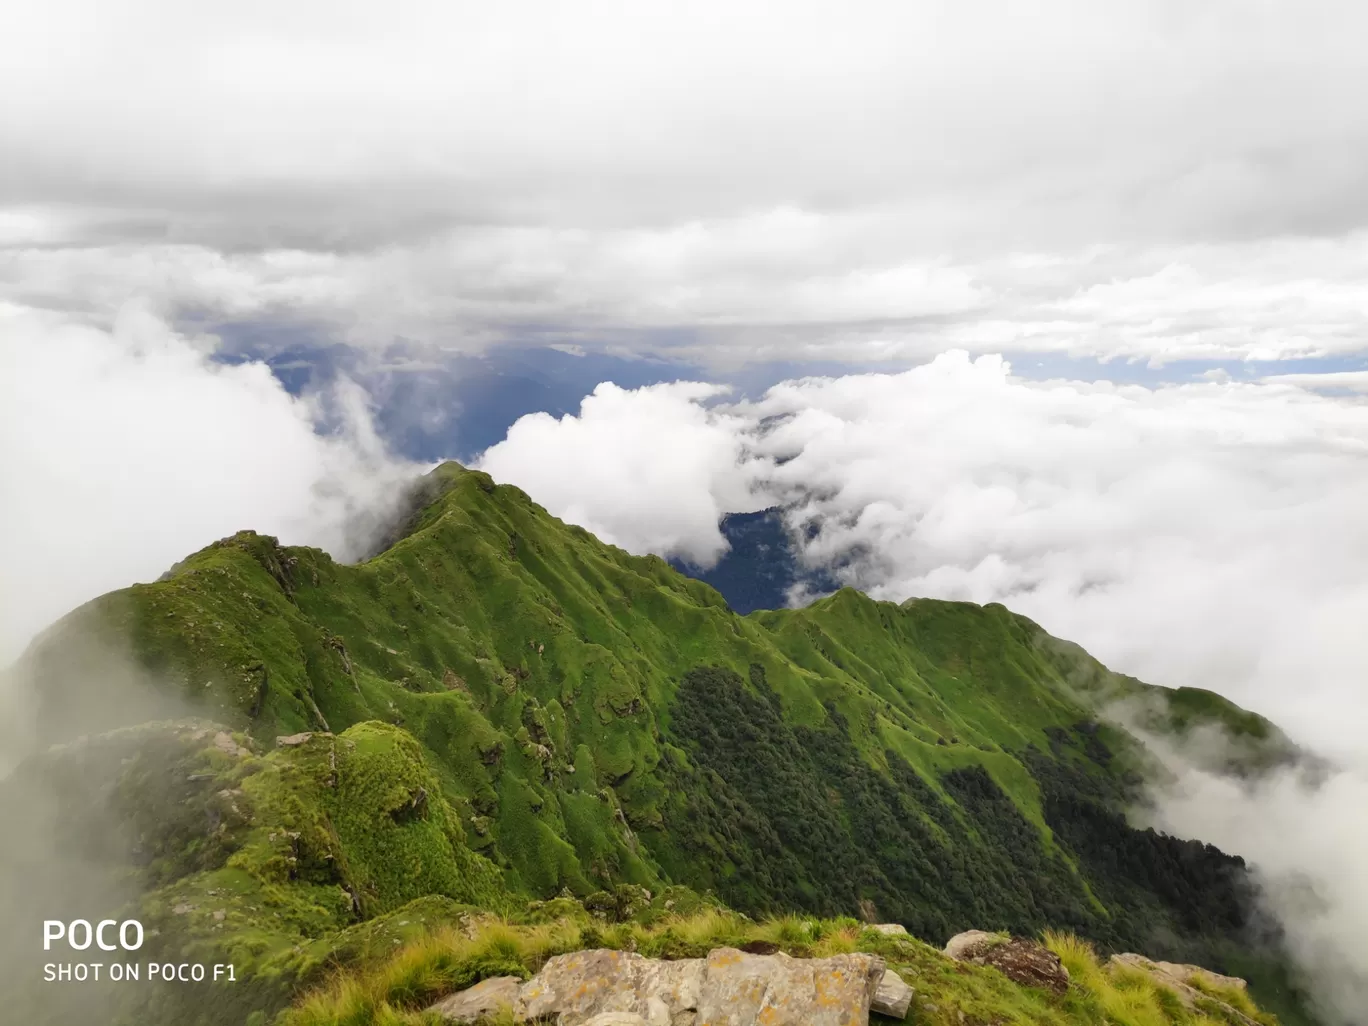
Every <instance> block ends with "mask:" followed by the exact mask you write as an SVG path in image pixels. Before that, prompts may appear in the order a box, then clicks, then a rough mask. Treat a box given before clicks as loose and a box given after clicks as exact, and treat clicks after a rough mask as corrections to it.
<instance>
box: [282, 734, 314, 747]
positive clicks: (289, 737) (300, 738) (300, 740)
mask: <svg viewBox="0 0 1368 1026" xmlns="http://www.w3.org/2000/svg"><path fill="white" fill-rule="evenodd" d="M311 737H313V731H312V730H306V731H304V732H303V733H302V734H286V735H285V736H284V737H278V738H276V745H277V746H279V747H281V748H293V747H294V746H295V745H302V744H304V743H305V742H306V741H308V740H309V738H311Z"/></svg>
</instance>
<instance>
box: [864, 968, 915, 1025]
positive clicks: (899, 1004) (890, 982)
mask: <svg viewBox="0 0 1368 1026" xmlns="http://www.w3.org/2000/svg"><path fill="white" fill-rule="evenodd" d="M913 993H914V992H913V990H912V988H911V987H909V986H908V985H907V984H906V983H905V982H904V981H903V978H902V977H901V976H899V975H898V974H897V973H895V972H894V971H893V970H892V969H889V970H887V971H886V972H885V973H884V974H883V978H882V979H880V980H879V986H878V988H877V989H876V990H875V991H874V998H873V1000H871V1001H870V1002H869V1010H870V1011H871V1012H878V1013H879V1014H880V1015H887V1016H891V1017H892V1018H894V1019H903V1018H906V1016H907V1010H908V1008H910V1007H911V1005H912V995H913Z"/></svg>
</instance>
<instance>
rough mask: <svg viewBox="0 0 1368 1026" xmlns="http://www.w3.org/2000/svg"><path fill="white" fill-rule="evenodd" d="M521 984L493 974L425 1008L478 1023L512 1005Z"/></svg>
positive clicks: (449, 1018) (450, 1019) (455, 1019)
mask: <svg viewBox="0 0 1368 1026" xmlns="http://www.w3.org/2000/svg"><path fill="white" fill-rule="evenodd" d="M521 985H522V980H520V979H518V978H517V977H516V976H495V977H492V978H490V979H488V980H482V981H481V982H479V983H477V984H475V986H473V987H468V988H467V989H465V990H462V991H459V992H457V993H455V994H452V995H450V996H449V997H445V998H443V999H442V1000H441V1001H439V1002H437V1004H435V1005H433V1006H432V1007H431V1008H429V1009H428V1011H430V1012H436V1013H437V1014H438V1015H440V1016H441V1017H442V1018H443V1019H445V1020H446V1021H447V1022H463V1023H473V1022H478V1021H479V1020H480V1019H483V1018H486V1017H488V1016H492V1015H494V1014H495V1013H496V1012H498V1011H499V1010H500V1009H501V1008H516V1007H517V1003H518V988H519V987H520V986H521ZM624 1026H625V1024H624Z"/></svg>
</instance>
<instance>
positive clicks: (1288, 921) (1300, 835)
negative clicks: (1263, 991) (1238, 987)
mask: <svg viewBox="0 0 1368 1026" xmlns="http://www.w3.org/2000/svg"><path fill="white" fill-rule="evenodd" d="M1154 750H1155V751H1156V752H1158V753H1159V754H1161V757H1162V758H1163V759H1164V761H1165V762H1166V763H1167V764H1168V766H1169V768H1170V769H1171V770H1172V771H1173V772H1174V781H1173V784H1172V785H1171V786H1169V787H1167V788H1165V789H1164V790H1163V791H1161V792H1159V793H1157V794H1156V796H1155V797H1156V798H1157V799H1158V804H1157V806H1156V808H1155V810H1154V815H1153V816H1152V825H1154V826H1155V827H1156V828H1158V829H1160V830H1164V831H1167V832H1169V833H1173V834H1176V835H1178V836H1181V837H1200V838H1202V839H1203V840H1204V841H1207V842H1209V843H1212V844H1215V845H1216V846H1217V847H1219V848H1221V849H1223V850H1225V851H1231V852H1238V853H1239V854H1241V855H1242V856H1244V857H1245V860H1246V861H1247V862H1248V863H1249V865H1250V866H1251V868H1252V869H1253V873H1254V879H1255V881H1256V883H1257V885H1258V888H1259V894H1260V899H1261V902H1262V904H1263V906H1264V907H1265V908H1266V909H1267V911H1269V912H1270V913H1271V914H1272V915H1273V916H1274V917H1275V918H1276V919H1277V921H1278V922H1279V923H1280V924H1282V926H1283V928H1284V930H1285V939H1286V943H1287V946H1288V950H1289V951H1290V952H1291V954H1292V955H1293V957H1294V958H1295V960H1296V962H1297V964H1298V965H1299V966H1300V967H1301V968H1302V969H1303V971H1304V972H1305V973H1306V975H1307V977H1308V979H1309V980H1310V982H1311V987H1310V991H1311V994H1312V996H1313V999H1314V1000H1315V1002H1316V1004H1317V1006H1318V1010H1319V1011H1320V1013H1321V1014H1322V1015H1323V1016H1324V1017H1325V1019H1326V1021H1327V1022H1330V1023H1335V1024H1336V1026H1355V1024H1356V1023H1359V1022H1361V1021H1362V1020H1361V1018H1360V1016H1361V1014H1362V1012H1363V1009H1364V1008H1368V955H1365V953H1364V950H1363V945H1362V944H1361V943H1359V940H1358V938H1359V937H1360V935H1361V932H1362V924H1363V922H1364V920H1365V918H1368V878H1366V877H1365V876H1364V873H1363V852H1364V851H1365V849H1368V777H1365V776H1364V775H1363V774H1362V773H1361V772H1357V771H1354V770H1343V771H1336V772H1332V773H1330V774H1329V775H1328V776H1327V777H1326V778H1325V779H1322V780H1319V781H1313V780H1309V779H1306V778H1305V777H1304V776H1302V775H1301V774H1299V773H1297V772H1294V771H1289V772H1282V773H1279V774H1276V775H1274V776H1272V777H1268V778H1265V779H1263V780H1260V781H1258V782H1257V783H1252V784H1251V783H1241V782H1238V781H1235V780H1232V779H1230V778H1228V777H1221V776H1216V775H1213V774H1211V773H1208V772H1203V771H1202V770H1199V769H1196V768H1194V767H1193V766H1191V765H1190V764H1189V763H1188V762H1187V761H1186V760H1185V758H1184V757H1183V755H1182V753H1178V752H1174V751H1172V750H1167V749H1166V748H1165V746H1164V745H1162V744H1158V743H1155V744H1154Z"/></svg>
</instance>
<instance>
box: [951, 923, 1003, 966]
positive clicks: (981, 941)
mask: <svg viewBox="0 0 1368 1026" xmlns="http://www.w3.org/2000/svg"><path fill="white" fill-rule="evenodd" d="M1007 939H1008V938H1007V937H1005V936H1004V935H1003V934H1000V933H985V932H984V931H983V930H965V931H964V932H963V933H957V934H955V936H953V937H951V938H950V942H949V943H948V944H946V945H945V957H946V958H953V959H954V960H955V961H957V962H963V961H965V960H966V958H967V955H966V952H968V951H970V950H971V949H972V950H978V949H979V948H980V947H982V946H984V945H989V944H1001V943H1004V942H1005V941H1006V940H1007Z"/></svg>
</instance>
